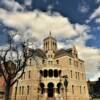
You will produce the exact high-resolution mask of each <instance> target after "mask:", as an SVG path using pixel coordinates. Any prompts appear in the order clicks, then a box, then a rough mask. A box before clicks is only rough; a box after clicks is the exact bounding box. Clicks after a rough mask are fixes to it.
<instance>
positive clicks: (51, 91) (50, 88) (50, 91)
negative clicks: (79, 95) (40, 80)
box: [48, 82, 54, 97]
mask: <svg viewBox="0 0 100 100" xmlns="http://www.w3.org/2000/svg"><path fill="white" fill-rule="evenodd" d="M53 96H54V84H53V83H52V82H50V83H48V97H53Z"/></svg>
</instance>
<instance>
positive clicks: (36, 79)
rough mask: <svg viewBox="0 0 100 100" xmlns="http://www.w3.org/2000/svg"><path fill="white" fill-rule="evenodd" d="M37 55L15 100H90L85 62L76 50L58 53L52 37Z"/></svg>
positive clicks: (17, 86)
mask: <svg viewBox="0 0 100 100" xmlns="http://www.w3.org/2000/svg"><path fill="white" fill-rule="evenodd" d="M35 52H36V53H35V57H30V59H29V60H28V62H27V67H26V68H25V72H24V74H23V76H22V77H21V79H20V80H19V81H18V82H17V83H16V84H15V85H14V87H13V91H12V96H11V98H12V100H89V95H88V89H87V82H86V76H85V66H84V61H83V60H81V59H79V57H78V52H77V50H76V48H75V47H72V48H70V49H67V50H65V49H60V50H58V49H57V40H56V39H55V38H54V37H52V36H51V34H50V35H49V36H48V37H47V38H45V39H44V40H43V49H36V51H35Z"/></svg>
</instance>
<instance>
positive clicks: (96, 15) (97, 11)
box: [87, 6, 100, 23]
mask: <svg viewBox="0 0 100 100" xmlns="http://www.w3.org/2000/svg"><path fill="white" fill-rule="evenodd" d="M98 18H100V6H99V7H98V8H97V9H95V11H94V12H93V13H92V14H91V16H90V17H89V20H87V23H88V22H90V21H91V20H92V19H95V22H97V23H98V21H97V19H98Z"/></svg>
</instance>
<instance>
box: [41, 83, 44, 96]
mask: <svg viewBox="0 0 100 100" xmlns="http://www.w3.org/2000/svg"><path fill="white" fill-rule="evenodd" d="M40 88H41V94H43V93H44V83H40Z"/></svg>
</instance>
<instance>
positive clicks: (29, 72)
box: [28, 71, 31, 79]
mask: <svg viewBox="0 0 100 100" xmlns="http://www.w3.org/2000/svg"><path fill="white" fill-rule="evenodd" d="M28 77H29V79H30V77H31V71H29V76H28Z"/></svg>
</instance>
